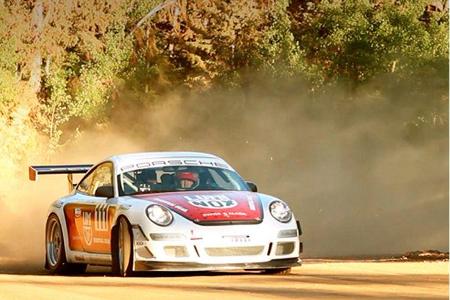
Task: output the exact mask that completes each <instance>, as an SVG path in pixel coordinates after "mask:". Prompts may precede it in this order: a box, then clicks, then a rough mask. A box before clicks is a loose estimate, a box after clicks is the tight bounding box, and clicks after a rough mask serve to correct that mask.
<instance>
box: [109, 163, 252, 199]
mask: <svg viewBox="0 0 450 300" xmlns="http://www.w3.org/2000/svg"><path fill="white" fill-rule="evenodd" d="M117 181H118V183H119V194H120V195H122V196H123V195H134V194H144V193H162V192H177V191H211V190H213V191H214V190H219V191H220V190H227V191H248V190H249V188H248V186H247V184H246V183H245V182H244V181H243V180H242V178H241V177H240V176H239V175H238V174H237V173H236V172H233V171H231V170H227V169H221V168H213V167H204V166H164V167H160V168H147V169H138V170H132V171H128V172H124V173H122V174H119V175H118V180H117Z"/></svg>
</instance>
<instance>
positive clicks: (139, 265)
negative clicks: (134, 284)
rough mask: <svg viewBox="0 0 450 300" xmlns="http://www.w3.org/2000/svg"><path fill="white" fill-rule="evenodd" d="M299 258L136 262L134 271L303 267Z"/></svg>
mask: <svg viewBox="0 0 450 300" xmlns="http://www.w3.org/2000/svg"><path fill="white" fill-rule="evenodd" d="M301 264H302V261H301V259H299V258H288V259H273V260H270V261H267V262H262V263H237V264H236V263H233V264H201V263H192V262H161V261H136V262H135V263H134V271H170V272H172V271H174V272H179V271H181V272H185V271H231V270H265V269H284V268H291V267H296V266H301Z"/></svg>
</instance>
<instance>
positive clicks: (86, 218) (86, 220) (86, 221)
mask: <svg viewBox="0 0 450 300" xmlns="http://www.w3.org/2000/svg"><path fill="white" fill-rule="evenodd" d="M91 216H92V213H90V212H87V211H84V212H83V238H84V241H85V242H86V244H87V245H88V246H90V245H92V219H91Z"/></svg>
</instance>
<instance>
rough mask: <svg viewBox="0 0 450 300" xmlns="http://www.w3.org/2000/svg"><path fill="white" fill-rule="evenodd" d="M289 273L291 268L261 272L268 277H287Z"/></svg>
mask: <svg viewBox="0 0 450 300" xmlns="http://www.w3.org/2000/svg"><path fill="white" fill-rule="evenodd" d="M291 271H292V270H291V268H281V269H266V270H264V271H263V273H264V274H268V275H288V274H290V273H291Z"/></svg>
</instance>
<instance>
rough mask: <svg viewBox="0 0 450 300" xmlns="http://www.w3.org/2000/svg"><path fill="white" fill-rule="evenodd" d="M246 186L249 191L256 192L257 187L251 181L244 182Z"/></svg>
mask: <svg viewBox="0 0 450 300" xmlns="http://www.w3.org/2000/svg"><path fill="white" fill-rule="evenodd" d="M246 183H247V186H248V187H249V188H250V191H252V192H254V193H256V192H257V191H258V187H257V186H256V184H254V183H253V182H251V181H246Z"/></svg>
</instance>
